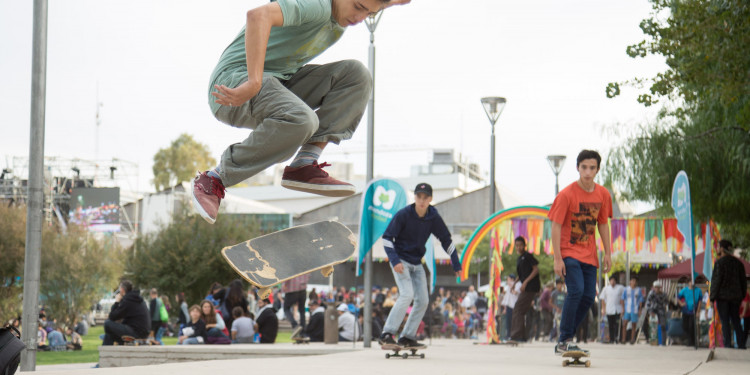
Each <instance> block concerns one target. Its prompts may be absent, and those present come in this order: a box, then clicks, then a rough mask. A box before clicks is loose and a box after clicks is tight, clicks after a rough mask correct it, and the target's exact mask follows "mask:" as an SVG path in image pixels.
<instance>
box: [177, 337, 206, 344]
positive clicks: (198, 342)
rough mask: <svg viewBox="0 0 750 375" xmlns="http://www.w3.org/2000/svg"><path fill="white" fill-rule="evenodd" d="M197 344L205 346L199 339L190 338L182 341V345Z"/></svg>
mask: <svg viewBox="0 0 750 375" xmlns="http://www.w3.org/2000/svg"><path fill="white" fill-rule="evenodd" d="M196 344H203V342H200V341H198V337H188V338H186V339H185V340H182V345H196Z"/></svg>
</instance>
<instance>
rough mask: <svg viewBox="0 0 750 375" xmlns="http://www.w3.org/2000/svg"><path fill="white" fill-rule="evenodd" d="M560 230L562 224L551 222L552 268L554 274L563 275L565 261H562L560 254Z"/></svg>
mask: <svg viewBox="0 0 750 375" xmlns="http://www.w3.org/2000/svg"><path fill="white" fill-rule="evenodd" d="M561 232H562V225H560V224H559V223H556V222H554V221H553V222H552V249H553V252H554V255H553V256H554V262H555V263H554V270H555V274H556V275H557V276H560V277H565V263H563V259H562V254H561V251H560V233H561Z"/></svg>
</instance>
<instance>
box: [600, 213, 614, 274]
mask: <svg viewBox="0 0 750 375" xmlns="http://www.w3.org/2000/svg"><path fill="white" fill-rule="evenodd" d="M597 226H598V227H599V235H600V236H601V238H602V243H603V244H604V259H602V263H603V264H602V272H604V273H607V272H609V270H610V269H612V242H611V241H610V236H609V224H608V223H606V222H605V223H603V224H602V223H599V224H598V225H597Z"/></svg>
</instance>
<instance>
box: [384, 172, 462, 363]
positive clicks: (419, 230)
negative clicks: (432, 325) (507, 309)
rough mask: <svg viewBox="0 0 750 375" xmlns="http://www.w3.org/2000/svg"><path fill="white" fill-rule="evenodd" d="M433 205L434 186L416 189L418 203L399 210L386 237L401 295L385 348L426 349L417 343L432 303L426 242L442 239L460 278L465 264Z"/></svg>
mask: <svg viewBox="0 0 750 375" xmlns="http://www.w3.org/2000/svg"><path fill="white" fill-rule="evenodd" d="M430 202H432V187H431V186H430V185H429V184H426V183H421V184H419V185H417V187H416V188H415V189H414V203H413V204H411V205H409V206H406V207H404V208H402V209H401V210H399V211H398V212H397V213H396V214H395V215H394V216H393V219H392V220H391V222H390V224H388V228H386V230H385V233H384V234H383V246H384V247H385V252H386V253H387V254H388V260H389V262H390V263H391V268H392V269H393V277H394V278H395V279H396V285H397V286H398V293H399V294H398V300H396V304H395V305H394V306H393V308H392V309H391V312H390V314H388V319H387V320H386V322H385V327H383V334H382V335H381V336H380V339H379V340H378V342H380V345H383V346H384V347H385V346H387V345H390V346H394V345H398V346H401V347H403V348H421V347H423V345H422V344H421V343H419V342H417V341H416V337H417V328H419V322H421V321H422V317H423V316H424V313H425V310H426V309H427V304H428V303H429V295H428V294H427V277H426V275H425V272H424V267H423V266H422V257H424V254H425V251H426V249H425V243H426V242H427V239H428V238H429V237H430V234H434V235H435V237H437V238H438V239H439V240H440V243H441V244H442V245H443V249H445V252H447V253H448V255H450V257H451V264H452V265H453V271H454V272H455V273H456V276H457V277H458V276H460V271H461V263H460V262H459V260H458V253H457V252H456V246H455V244H454V243H453V241H452V239H451V234H450V232H449V231H448V228H447V227H446V226H445V222H444V221H443V218H442V217H440V214H439V213H438V211H437V209H435V207H432V206H430ZM412 300H413V301H414V306H412V309H411V313H410V314H409V318H408V319H407V320H406V324H405V325H404V331H403V332H401V336H400V337H399V339H398V343H397V342H396V340H395V339H394V336H395V335H396V334H397V333H398V328H399V327H400V326H401V322H403V321H404V315H406V309H407V308H408V307H409V304H411V302H412Z"/></svg>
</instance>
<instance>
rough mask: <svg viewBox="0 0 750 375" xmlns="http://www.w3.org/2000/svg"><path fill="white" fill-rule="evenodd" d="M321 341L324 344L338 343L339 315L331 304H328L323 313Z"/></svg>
mask: <svg viewBox="0 0 750 375" xmlns="http://www.w3.org/2000/svg"><path fill="white" fill-rule="evenodd" d="M323 341H324V342H325V343H326V344H338V343H339V313H338V311H336V307H334V306H333V303H329V304H328V306H327V307H326V311H325V322H324V323H323Z"/></svg>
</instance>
